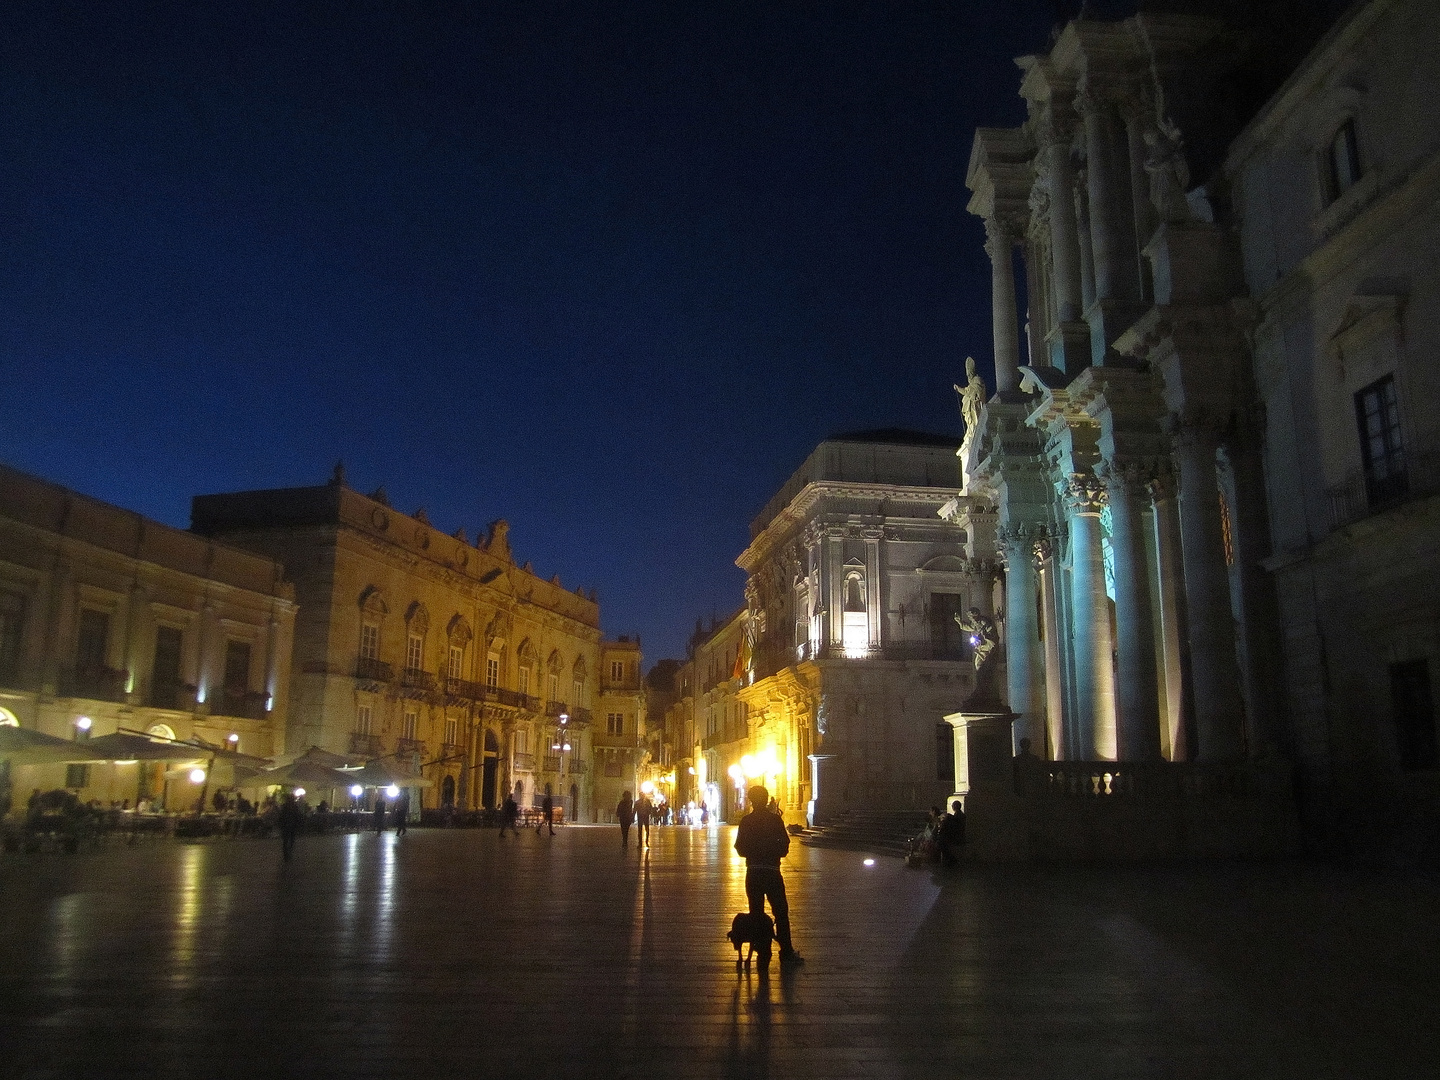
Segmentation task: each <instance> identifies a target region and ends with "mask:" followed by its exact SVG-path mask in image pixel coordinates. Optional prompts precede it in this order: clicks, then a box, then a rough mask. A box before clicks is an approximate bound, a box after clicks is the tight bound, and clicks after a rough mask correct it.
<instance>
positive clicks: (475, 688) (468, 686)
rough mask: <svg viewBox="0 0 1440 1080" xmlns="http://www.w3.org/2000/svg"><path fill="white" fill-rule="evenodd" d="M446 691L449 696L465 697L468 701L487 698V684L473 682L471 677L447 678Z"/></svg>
mask: <svg viewBox="0 0 1440 1080" xmlns="http://www.w3.org/2000/svg"><path fill="white" fill-rule="evenodd" d="M445 693H446V696H448V697H456V698H465V699H466V700H468V701H484V700H485V696H486V695H485V684H484V683H478V682H473V681H471V680H470V679H450V678H447V679H446V680H445Z"/></svg>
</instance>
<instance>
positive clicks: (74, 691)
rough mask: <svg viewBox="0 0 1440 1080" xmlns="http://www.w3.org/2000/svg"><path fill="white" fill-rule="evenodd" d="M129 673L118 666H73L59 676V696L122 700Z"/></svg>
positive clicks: (95, 699)
mask: <svg viewBox="0 0 1440 1080" xmlns="http://www.w3.org/2000/svg"><path fill="white" fill-rule="evenodd" d="M129 681H130V673H129V672H128V671H123V670H121V669H119V668H108V667H98V668H88V667H87V668H74V669H72V670H70V671H67V672H64V673H63V674H62V675H61V676H60V696H61V697H78V698H89V699H90V700H91V701H124V700H125V684H126V683H127V682H129Z"/></svg>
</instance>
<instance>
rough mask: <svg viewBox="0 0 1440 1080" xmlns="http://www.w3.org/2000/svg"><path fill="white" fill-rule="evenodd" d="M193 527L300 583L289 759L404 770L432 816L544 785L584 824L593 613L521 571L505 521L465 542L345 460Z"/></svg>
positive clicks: (596, 636)
mask: <svg viewBox="0 0 1440 1080" xmlns="http://www.w3.org/2000/svg"><path fill="white" fill-rule="evenodd" d="M192 519H193V520H192V527H193V528H194V530H195V531H196V532H198V533H201V534H203V535H207V536H217V537H222V538H224V539H225V540H227V541H228V542H229V543H233V544H235V545H238V546H240V547H244V548H247V549H249V550H253V551H258V552H261V553H263V554H265V555H267V556H269V557H271V558H274V559H277V560H279V561H280V562H282V563H283V564H284V566H285V568H286V577H287V579H288V580H289V581H292V582H293V583H294V587H295V593H296V598H297V599H298V601H299V603H300V616H299V619H298V620H297V623H296V630H295V659H294V666H293V675H292V691H291V700H292V702H293V706H292V709H291V712H290V726H289V734H288V738H287V749H289V750H291V751H297V750H303V749H304V748H305V747H308V746H311V745H314V746H320V747H323V748H324V749H327V750H331V751H334V752H336V753H342V754H354V755H359V756H363V757H366V758H384V759H390V760H393V761H395V762H398V763H399V764H401V765H402V766H404V767H409V768H410V769H412V770H415V771H416V772H418V773H420V774H421V775H423V777H424V778H425V779H427V780H430V781H431V782H432V783H433V786H431V787H426V788H421V789H419V790H417V792H416V793H415V798H416V800H417V801H421V800H423V804H424V805H425V806H426V807H437V806H438V807H454V808H456V809H459V810H465V809H475V808H480V807H495V806H498V805H499V803H500V802H502V801H503V800H504V797H505V794H506V793H507V792H512V793H514V794H515V796H516V801H517V802H519V803H520V804H521V805H522V806H528V805H539V803H540V802H541V800H542V799H543V798H544V796H545V795H546V794H547V793H549V794H551V795H552V796H553V797H554V799H555V801H556V804H557V805H563V806H564V808H565V814H566V817H567V818H569V819H572V820H573V819H577V818H578V819H579V820H591V819H592V818H593V816H594V797H593V792H594V788H593V780H594V772H593V768H592V762H593V755H592V747H591V733H592V731H593V730H594V728H595V716H594V711H593V710H594V705H595V701H596V696H597V695H596V690H597V686H598V685H599V679H598V675H597V673H598V671H599V665H600V654H601V649H600V629H599V617H600V612H599V607H598V605H597V604H596V603H595V601H594V599H593V598H592V597H590V596H588V595H586V593H585V591H584V590H583V589H580V590H575V591H571V590H567V589H565V588H564V587H562V586H561V584H560V580H559V577H558V576H557V577H554V578H552V579H550V580H549V581H546V580H544V579H542V578H540V577H539V576H537V575H536V574H535V573H534V572H533V571H532V570H531V568H530V567H529V565H528V564H527V565H525V566H517V565H516V563H515V560H514V558H513V556H512V555H511V551H510V544H509V539H508V526H507V525H506V523H505V522H503V521H498V522H495V523H494V524H492V525H491V526H490V528H489V529H488V531H487V533H486V535H485V536H484V537H482V538H481V539H480V540H479V541H478V542H476V543H471V542H470V541H469V540H467V539H466V537H465V534H464V531H463V530H460V531H458V532H456V533H454V534H453V535H447V534H446V533H443V532H441V531H439V530H437V529H435V528H434V527H432V526H431V525H430V524H429V522H428V521H427V520H426V518H425V515H424V513H423V512H419V511H417V512H416V513H415V514H402V513H398V512H397V511H396V510H394V509H393V508H392V507H391V506H390V505H389V502H388V500H387V499H386V498H385V497H384V494H383V492H376V493H375V495H372V496H366V495H362V494H360V493H359V492H356V491H352V490H351V489H350V488H349V487H347V486H346V485H345V483H344V477H343V472H342V471H341V470H340V469H338V468H337V470H336V476H335V477H334V478H333V479H332V480H331V482H330V483H328V484H325V485H321V486H318V487H305V488H287V489H283V490H276V491H247V492H239V493H234V494H225V495H205V496H199V497H197V498H196V499H195V500H194V503H193V507H192ZM567 744H568V745H569V747H570V749H569V750H566V749H564V747H565V746H566V745H567Z"/></svg>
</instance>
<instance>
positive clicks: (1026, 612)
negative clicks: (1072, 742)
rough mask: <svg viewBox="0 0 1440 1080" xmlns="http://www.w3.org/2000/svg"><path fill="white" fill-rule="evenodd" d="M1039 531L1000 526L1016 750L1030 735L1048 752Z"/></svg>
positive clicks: (1038, 750) (1039, 750)
mask: <svg viewBox="0 0 1440 1080" xmlns="http://www.w3.org/2000/svg"><path fill="white" fill-rule="evenodd" d="M1033 545H1034V539H1033V530H1032V529H1030V528H1027V527H1025V526H1020V525H1007V526H1004V527H1002V528H1001V530H1000V551H1001V554H1002V555H1003V557H1004V560H1005V670H1006V679H1007V683H1008V689H1009V698H1010V711H1011V712H1015V713H1019V714H1020V719H1019V720H1018V721H1017V722H1016V724H1015V729H1014V731H1015V752H1016V753H1019V752H1020V740H1021V739H1022V738H1028V739H1029V740H1030V749H1031V751H1032V752H1033V753H1035V754H1036V755H1038V756H1040V757H1044V756H1045V684H1044V680H1043V678H1042V672H1041V651H1040V650H1041V644H1040V625H1039V620H1038V619H1037V618H1036V613H1035V588H1036V584H1037V583H1036V579H1035V563H1034V561H1033V551H1032V548H1033Z"/></svg>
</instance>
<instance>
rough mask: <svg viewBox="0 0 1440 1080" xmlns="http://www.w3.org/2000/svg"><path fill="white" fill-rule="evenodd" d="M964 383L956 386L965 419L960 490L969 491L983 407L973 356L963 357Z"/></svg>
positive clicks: (981, 386) (981, 383)
mask: <svg viewBox="0 0 1440 1080" xmlns="http://www.w3.org/2000/svg"><path fill="white" fill-rule="evenodd" d="M965 380H966V381H965V385H964V386H958V385H957V386H956V387H955V393H957V394H959V395H960V418H961V419H962V420H964V421H965V438H964V439H963V440H962V441H961V443H960V452H959V455H958V456H959V458H960V490H961V492H962V493H966V494H968V493H969V490H970V469H971V467H972V465H973V464H974V461H972V454H973V451H974V448H975V445H976V443H975V440H976V439H977V438H979V436H980V410H981V409H983V408H984V407H985V395H986V390H985V380H984V379H982V378H980V376H979V375H977V374H976V373H975V358H974V357H973V356H967V357H966V358H965Z"/></svg>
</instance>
